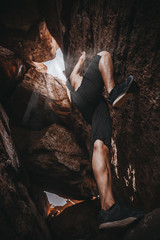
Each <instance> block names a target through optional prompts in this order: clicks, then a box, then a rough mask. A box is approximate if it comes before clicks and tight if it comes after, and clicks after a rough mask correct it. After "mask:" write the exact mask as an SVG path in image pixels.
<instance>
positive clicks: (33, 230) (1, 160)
mask: <svg viewBox="0 0 160 240" xmlns="http://www.w3.org/2000/svg"><path fill="white" fill-rule="evenodd" d="M0 152H1V155H0V233H1V239H17V240H22V239H48V240H49V239H51V237H50V233H49V230H48V227H47V225H46V223H45V219H44V218H43V217H42V216H41V215H42V214H40V212H39V210H38V208H37V207H36V206H35V204H34V202H33V200H32V199H31V197H30V194H29V192H28V189H27V187H26V186H25V184H24V183H23V181H24V179H25V183H26V182H27V179H28V180H29V178H28V175H27V174H26V173H25V172H24V170H23V168H22V166H21V165H20V163H19V159H18V156H17V154H16V151H15V147H14V145H13V141H12V138H11V135H10V129H9V125H8V118H7V116H6V114H5V112H4V110H3V108H2V106H1V105H0ZM22 176H23V178H22ZM38 195H39V194H38ZM38 195H37V196H38ZM39 196H40V195H39ZM38 202H39V203H40V200H39V201H38ZM37 205H38V204H37ZM44 205H45V204H44Z"/></svg>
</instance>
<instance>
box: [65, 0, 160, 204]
mask: <svg viewBox="0 0 160 240" xmlns="http://www.w3.org/2000/svg"><path fill="white" fill-rule="evenodd" d="M64 6H65V5H64ZM62 7H63V5H62ZM70 9H71V12H72V14H71V15H70V11H69V14H68V15H67V13H66V12H65V9H62V10H63V11H62V12H63V13H64V12H65V14H63V15H62V17H63V22H64V24H65V27H66V32H65V34H64V53H65V59H66V67H67V73H68V74H69V73H70V71H71V69H72V67H73V65H74V64H75V61H76V60H77V57H78V54H79V52H80V51H82V50H85V51H86V53H87V57H88V59H90V58H91V57H92V56H93V55H94V54H96V53H97V52H99V51H102V50H107V51H109V52H110V53H111V54H112V57H113V63H114V78H115V82H116V83H122V82H123V81H124V80H125V79H127V77H128V75H130V74H132V75H133V76H134V78H135V80H136V82H137V84H138V88H139V91H137V94H136V95H135V96H134V97H132V98H131V99H130V100H128V102H127V103H126V105H125V106H124V107H123V108H122V109H121V110H113V109H111V115H112V122H113V139H112V170H113V171H112V172H113V182H114V184H113V186H114V192H115V195H116V196H117V198H118V199H122V200H124V201H127V202H128V203H129V202H130V203H132V204H133V205H136V206H139V207H143V208H147V209H152V208H154V207H158V206H159V200H158V199H159V197H160V195H159V190H158V189H159V184H160V182H159V177H160V175H159V169H160V163H159V154H160V147H159V134H160V122H159V121H160V120H159V119H160V115H159V113H160V112H159V105H160V90H159V89H160V86H159V77H160V73H159V67H158V66H159V63H160V54H159V53H160V47H159V32H160V18H159V13H158V10H159V9H160V7H159V2H158V1H147V0H143V1H134V0H133V1H129V2H128V1H101V0H100V1H75V2H72V8H70ZM87 64H88V61H86V66H87Z"/></svg>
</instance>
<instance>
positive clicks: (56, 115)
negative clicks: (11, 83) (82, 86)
mask: <svg viewBox="0 0 160 240" xmlns="http://www.w3.org/2000/svg"><path fill="white" fill-rule="evenodd" d="M6 106H7V112H8V114H9V116H10V117H12V121H13V122H14V124H16V125H19V126H22V125H23V126H24V127H27V128H30V129H35V130H36V129H42V128H44V127H46V126H48V125H49V124H51V123H54V122H60V121H64V122H65V123H66V125H67V124H68V125H71V124H70V121H71V119H70V112H71V106H70V102H69V99H68V96H67V91H66V87H65V86H64V84H63V83H62V81H61V80H59V79H57V78H54V77H53V76H52V75H50V74H47V73H40V72H38V71H37V70H36V69H35V68H30V69H29V70H28V72H27V73H26V74H25V76H24V80H23V82H22V83H20V84H19V85H18V86H17V88H16V89H15V91H14V93H13V94H12V96H11V98H10V99H9V101H8V102H7V105H6Z"/></svg>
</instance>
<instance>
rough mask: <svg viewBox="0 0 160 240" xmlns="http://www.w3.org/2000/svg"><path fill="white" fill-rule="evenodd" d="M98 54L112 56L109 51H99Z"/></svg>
mask: <svg viewBox="0 0 160 240" xmlns="http://www.w3.org/2000/svg"><path fill="white" fill-rule="evenodd" d="M97 55H100V56H101V57H105V58H110V57H111V54H110V53H109V52H108V51H102V52H99V53H98V54H97Z"/></svg>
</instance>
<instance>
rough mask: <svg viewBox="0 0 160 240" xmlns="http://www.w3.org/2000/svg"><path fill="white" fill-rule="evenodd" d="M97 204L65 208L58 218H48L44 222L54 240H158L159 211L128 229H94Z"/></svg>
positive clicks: (96, 202)
mask: <svg viewBox="0 0 160 240" xmlns="http://www.w3.org/2000/svg"><path fill="white" fill-rule="evenodd" d="M99 209H100V204H99V201H98V200H97V199H96V200H91V201H85V202H82V203H79V204H76V205H74V206H71V207H68V208H66V209H65V210H64V211H63V212H62V213H60V214H59V215H57V216H55V217H52V215H49V217H48V222H49V225H50V228H51V230H52V232H53V236H54V237H55V239H56V240H59V239H61V240H65V239H66V236H67V237H68V239H70V240H72V239H73V240H76V239H77V240H78V239H84V240H90V239H93V240H106V239H112V240H131V239H137V240H140V239H146V240H149V239H156V240H159V238H160V230H159V221H160V209H155V210H154V211H152V212H150V213H148V214H146V215H145V217H144V218H143V219H141V220H139V221H137V222H135V223H133V224H131V225H130V226H129V227H128V228H121V229H120V228H119V229H116V230H115V229H112V230H111V229H108V230H107V229H103V230H99V229H98V213H99ZM77 216H78V217H77Z"/></svg>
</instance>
